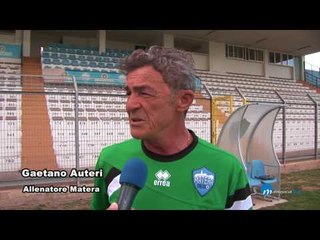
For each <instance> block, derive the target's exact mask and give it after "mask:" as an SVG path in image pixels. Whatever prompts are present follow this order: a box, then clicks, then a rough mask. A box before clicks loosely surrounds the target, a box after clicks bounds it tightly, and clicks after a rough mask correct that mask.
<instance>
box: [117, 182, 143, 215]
mask: <svg viewBox="0 0 320 240" xmlns="http://www.w3.org/2000/svg"><path fill="white" fill-rule="evenodd" d="M138 190H139V189H138V188H136V187H135V186H134V185H131V184H125V183H124V184H122V186H121V189H120V195H119V200H118V209H119V210H130V209H131V206H132V203H133V200H134V199H135V197H136V194H137V192H138Z"/></svg>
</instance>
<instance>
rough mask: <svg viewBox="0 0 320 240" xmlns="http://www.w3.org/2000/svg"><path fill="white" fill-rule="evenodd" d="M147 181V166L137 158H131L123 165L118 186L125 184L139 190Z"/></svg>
mask: <svg viewBox="0 0 320 240" xmlns="http://www.w3.org/2000/svg"><path fill="white" fill-rule="evenodd" d="M146 180H147V165H146V164H145V163H144V161H143V160H141V159H139V158H132V159H130V160H128V161H127V162H126V164H125V165H124V167H123V169H122V172H121V175H120V184H123V183H127V184H131V185H134V186H136V187H137V188H139V189H141V188H143V187H144V184H145V183H146Z"/></svg>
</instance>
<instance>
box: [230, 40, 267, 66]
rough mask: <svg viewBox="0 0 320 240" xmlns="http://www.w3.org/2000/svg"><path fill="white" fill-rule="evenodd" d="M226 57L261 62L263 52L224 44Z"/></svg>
mask: <svg viewBox="0 0 320 240" xmlns="http://www.w3.org/2000/svg"><path fill="white" fill-rule="evenodd" d="M226 57H227V58H238V59H242V60H248V61H259V62H263V51H261V50H257V49H252V48H245V47H240V46H234V45H230V44H226Z"/></svg>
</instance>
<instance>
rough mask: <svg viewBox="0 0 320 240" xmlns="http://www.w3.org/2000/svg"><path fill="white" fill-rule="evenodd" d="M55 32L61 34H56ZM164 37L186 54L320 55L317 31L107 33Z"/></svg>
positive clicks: (154, 40) (147, 40)
mask: <svg viewBox="0 0 320 240" xmlns="http://www.w3.org/2000/svg"><path fill="white" fill-rule="evenodd" d="M35 31H39V32H43V31H47V30H35ZM48 31H52V30H48ZM58 31H60V30H55V32H58ZM61 32H63V34H68V35H71V34H72V35H77V34H78V35H79V36H86V37H89V36H90V37H96V31H95V30H61ZM164 33H167V34H173V35H174V36H175V46H177V47H179V48H183V49H185V50H189V51H197V50H198V49H202V51H204V52H206V50H207V49H206V48H208V46H207V44H206V42H207V41H214V42H223V43H229V44H234V45H240V46H244V47H250V48H259V49H268V50H271V51H276V52H284V53H289V54H292V55H298V56H302V55H308V54H312V53H315V52H319V51H320V30H107V38H108V39H109V40H112V41H125V42H128V41H129V40H130V42H135V43H136V44H145V45H152V44H160V43H161V42H162V36H163V34H164Z"/></svg>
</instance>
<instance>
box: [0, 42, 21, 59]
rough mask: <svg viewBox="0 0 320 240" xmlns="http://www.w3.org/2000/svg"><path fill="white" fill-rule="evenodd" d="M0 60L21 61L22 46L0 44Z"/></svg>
mask: <svg viewBox="0 0 320 240" xmlns="http://www.w3.org/2000/svg"><path fill="white" fill-rule="evenodd" d="M0 58H16V59H21V45H16V44H7V43H0Z"/></svg>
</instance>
